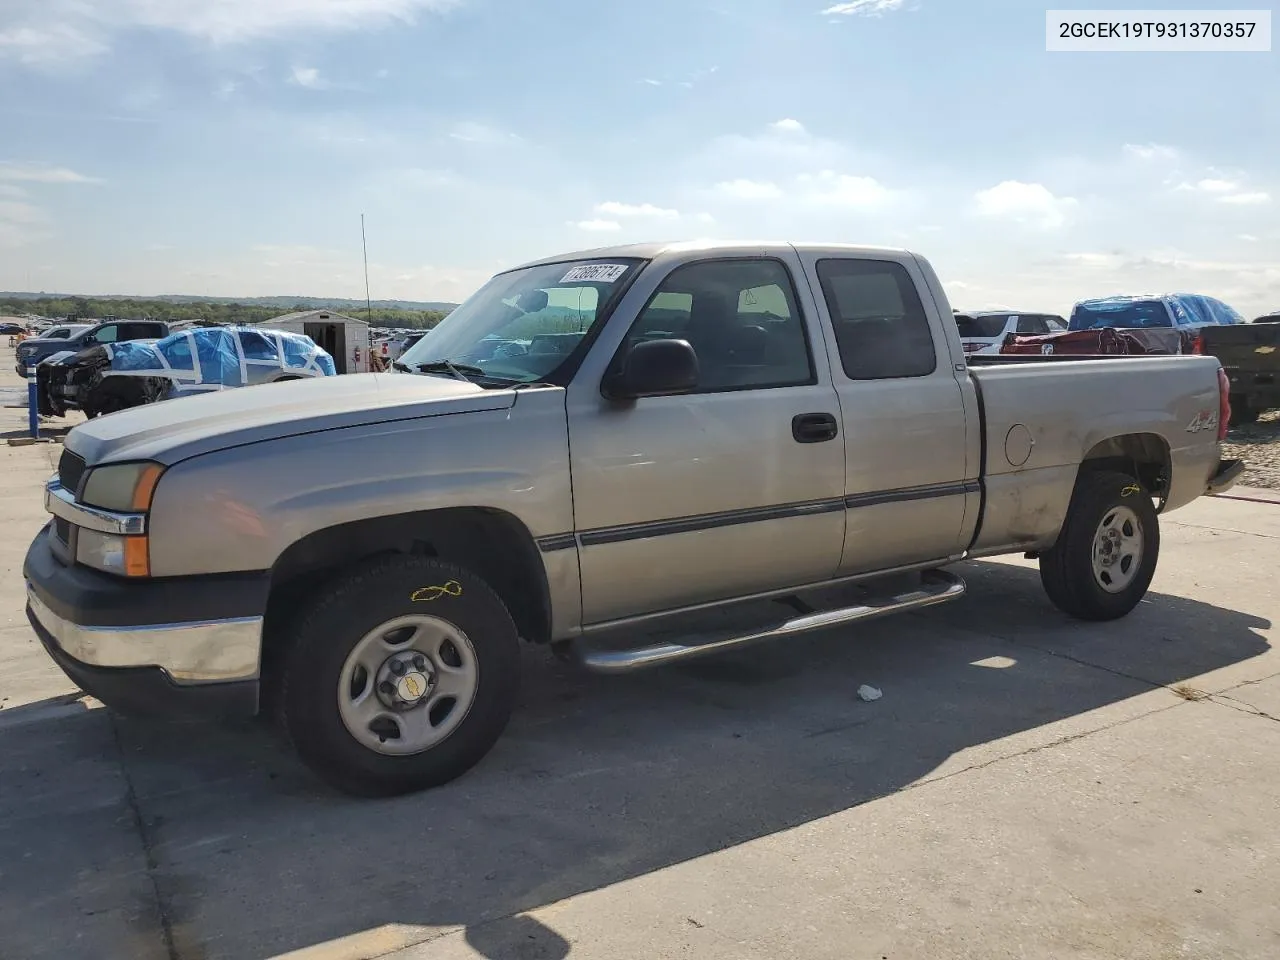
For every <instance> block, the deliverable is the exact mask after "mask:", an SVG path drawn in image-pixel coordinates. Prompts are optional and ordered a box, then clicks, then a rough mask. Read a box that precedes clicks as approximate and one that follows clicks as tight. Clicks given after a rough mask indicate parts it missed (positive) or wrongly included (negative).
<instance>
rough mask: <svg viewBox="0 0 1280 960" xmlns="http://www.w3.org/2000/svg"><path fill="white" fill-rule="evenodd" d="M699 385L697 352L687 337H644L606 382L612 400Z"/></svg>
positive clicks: (666, 393)
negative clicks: (682, 338) (676, 338)
mask: <svg viewBox="0 0 1280 960" xmlns="http://www.w3.org/2000/svg"><path fill="white" fill-rule="evenodd" d="M697 387H698V355H697V354H696V353H694V350H693V347H692V346H690V345H689V341H688V340H646V341H643V342H641V343H637V344H636V345H635V346H634V347H632V348H631V350H630V352H629V353H627V355H626V356H625V357H623V359H622V366H621V368H620V369H619V370H618V372H617V373H616V374H615V375H614V376H613V377H611V378H610V379H609V380H608V381H606V391H605V395H606V396H607V397H608V398H609V399H611V400H639V399H640V398H642V397H666V396H673V395H678V394H682V393H692V392H693V391H694V390H696V389H697Z"/></svg>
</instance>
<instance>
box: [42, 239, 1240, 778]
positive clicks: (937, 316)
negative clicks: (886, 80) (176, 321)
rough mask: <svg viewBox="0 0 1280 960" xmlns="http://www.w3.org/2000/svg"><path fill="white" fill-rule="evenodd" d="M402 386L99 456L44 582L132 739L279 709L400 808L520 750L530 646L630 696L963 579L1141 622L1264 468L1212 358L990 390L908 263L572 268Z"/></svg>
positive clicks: (239, 396)
mask: <svg viewBox="0 0 1280 960" xmlns="http://www.w3.org/2000/svg"><path fill="white" fill-rule="evenodd" d="M1044 361H1049V362H1044ZM398 367H399V369H400V371H401V372H398V373H394V374H391V373H389V374H365V375H352V376H345V377H336V378H323V379H318V380H310V381H300V382H293V383H285V384H269V385H266V386H262V387H259V388H257V389H254V390H235V391H228V392H225V393H219V394H213V395H209V396H204V397H196V398H189V399H184V400H179V401H175V402H173V403H167V404H160V405H155V406H146V407H140V408H137V409H133V410H125V411H121V412H118V413H112V414H109V415H107V416H103V417H100V418H98V419H96V420H93V421H90V422H87V423H85V424H83V425H80V426H77V427H76V428H75V429H74V430H72V431H71V432H70V434H68V435H67V437H66V444H65V452H64V453H63V455H62V460H61V462H60V465H59V469H58V474H57V475H56V476H55V477H53V478H52V479H51V480H50V481H49V483H48V485H47V488H46V491H45V503H46V506H47V509H48V510H49V512H50V513H52V515H53V517H52V520H51V521H50V523H49V524H48V525H47V526H46V527H45V529H44V530H43V531H42V532H41V533H40V534H39V535H38V536H37V537H36V539H35V540H34V542H33V543H32V544H31V547H30V550H29V552H28V554H27V557H26V561H25V565H24V574H25V577H26V581H27V598H28V618H29V620H30V622H31V624H32V626H33V628H34V630H35V631H36V633H37V634H38V635H39V637H40V639H41V641H42V642H43V643H44V645H45V647H46V649H47V650H48V652H49V654H50V656H51V657H52V658H53V659H54V660H55V661H56V662H57V663H58V664H59V665H60V666H61V667H62V669H63V670H64V671H65V672H66V673H67V674H68V676H70V677H71V678H72V679H73V680H74V681H75V682H76V683H78V684H79V685H80V686H81V687H82V688H83V689H84V690H85V691H87V692H89V693H91V694H93V695H94V696H97V697H98V698H99V699H101V700H102V701H104V702H105V703H106V704H108V705H109V706H115V707H118V708H121V709H125V710H133V711H146V712H151V713H161V714H169V715H186V716H191V715H226V714H253V713H255V712H258V711H268V710H269V712H271V713H273V714H278V715H279V716H280V718H281V720H282V723H283V725H284V727H285V729H286V730H287V732H288V734H289V735H290V737H291V739H292V742H293V744H294V745H295V747H296V749H297V750H298V752H299V754H300V755H301V757H302V759H303V760H304V761H305V762H306V763H307V764H308V765H310V766H311V767H312V768H313V769H314V770H315V771H316V772H317V773H318V774H319V775H321V776H322V777H323V778H325V779H327V780H328V781H329V782H330V783H332V784H333V785H335V786H337V787H338V788H340V789H342V790H345V791H348V792H351V793H353V794H359V795H390V794H396V793H404V792H408V791H414V790H419V789H423V788H427V787H430V786H434V785H438V784H441V783H444V782H446V781H449V780H451V779H453V778H455V777H457V776H459V775H460V774H462V773H463V772H465V771H466V770H468V769H469V768H470V767H471V766H473V765H474V764H475V763H477V762H478V761H479V760H480V759H481V758H482V757H483V756H484V755H485V754H486V753H487V752H488V750H489V749H490V748H491V747H492V746H493V744H494V743H495V742H496V740H497V739H498V737H499V736H500V734H501V732H502V730H503V729H504V727H505V725H506V723H507V721H508V717H509V715H510V712H511V709H512V704H513V702H514V700H515V697H516V693H517V689H518V682H519V665H520V657H519V642H520V641H521V640H524V641H528V642H531V643H535V644H546V645H549V646H550V647H551V648H552V649H554V650H555V651H556V652H557V653H559V654H562V655H567V656H568V655H571V656H576V657H577V658H578V659H579V660H580V661H581V662H582V663H583V664H585V665H586V666H587V667H588V668H591V669H594V670H597V671H602V672H619V671H624V670H632V669H636V668H639V667H645V666H650V665H656V664H663V663H669V662H673V661H678V660H681V659H683V658H686V657H692V656H698V655H704V654H710V653H714V652H716V651H719V650H724V649H727V648H732V647H736V646H740V645H742V644H746V643H749V642H755V641H760V640H765V639H785V638H790V637H792V636H794V635H796V634H801V633H805V632H807V631H812V630H816V629H820V628H825V627H831V626H835V625H839V624H850V623H854V622H856V621H859V620H863V619H866V618H869V617H875V616H883V615H886V614H891V613H894V612H898V611H904V610H911V609H915V608H918V607H921V606H923V605H926V604H932V603H939V602H943V601H946V600H950V599H952V598H955V597H957V596H959V595H960V594H962V593H963V591H964V584H963V582H962V581H961V580H960V579H959V578H958V577H957V576H955V575H954V574H953V573H951V572H949V571H947V570H945V569H944V568H946V567H947V566H948V565H949V564H954V563H955V562H957V561H959V560H962V559H966V558H972V557H985V556H992V555H996V554H1007V553H1024V554H1028V555H1030V556H1033V557H1038V558H1039V561H1040V568H1041V577H1042V580H1043V583H1044V588H1045V591H1046V593H1047V595H1048V597H1049V599H1050V600H1051V601H1052V602H1053V603H1054V604H1056V605H1057V606H1058V607H1059V608H1060V609H1061V610H1063V611H1065V612H1066V613H1067V614H1069V615H1071V616H1073V617H1076V618H1080V619H1083V620H1087V621H1088V620H1093V621H1097V620H1108V619H1114V618H1117V617H1121V616H1124V615H1125V614H1127V613H1129V612H1130V611H1131V610H1132V609H1133V608H1134V607H1135V606H1136V605H1137V603H1138V602H1139V600H1140V599H1141V597H1142V596H1143V594H1144V593H1145V592H1146V590H1147V587H1148V584H1149V583H1150V581H1151V577H1152V575H1153V573H1154V571H1155V568H1156V561H1157V555H1158V552H1159V548H1160V535H1159V526H1158V514H1159V513H1160V512H1167V511H1169V510H1174V509H1177V508H1179V507H1181V506H1183V505H1185V504H1187V503H1189V502H1191V501H1192V500H1194V499H1195V498H1196V497H1199V496H1201V495H1203V494H1205V493H1206V492H1215V491H1219V490H1223V489H1226V488H1227V487H1229V486H1230V485H1231V484H1232V483H1233V482H1234V480H1235V478H1236V477H1237V476H1238V475H1239V473H1240V471H1241V469H1242V464H1241V463H1240V462H1239V461H1225V462H1224V461H1223V460H1221V459H1220V443H1221V440H1222V437H1223V434H1224V430H1225V425H1226V422H1227V416H1228V409H1227V395H1226V389H1225V386H1226V385H1225V378H1224V376H1223V374H1222V371H1221V367H1220V366H1219V364H1218V362H1217V360H1215V359H1213V358H1211V357H1196V356H1181V357H1133V358H1116V359H1110V360H1088V359H1084V360H1064V361H1058V360H1055V359H1054V358H1050V357H1045V358H1039V357H1037V358H1027V359H1026V360H1025V361H1024V360H1023V359H1022V358H999V357H992V358H988V359H987V360H986V361H985V362H979V361H975V362H974V363H973V364H969V363H966V360H965V355H964V350H963V346H962V344H961V340H960V336H959V333H958V331H957V329H956V325H955V323H954V321H953V320H952V312H951V309H950V305H949V304H948V302H947V298H946V295H945V293H944V292H943V289H942V286H941V284H940V282H939V280H938V277H937V276H936V274H935V273H934V270H933V269H932V267H931V266H930V265H929V263H928V262H927V261H926V260H924V259H923V258H921V257H919V256H917V255H914V254H912V253H909V252H905V251H899V250H886V249H873V248H865V247H855V246H821V247H819V246H804V245H791V244H753V245H745V244H742V245H729V244H693V243H685V244H670V245H657V244H650V245H634V246H624V247H618V248H614V249H603V250H593V251H588V252H585V253H576V254H569V255H564V256H558V257H552V258H549V259H546V260H541V261H537V262H534V263H531V264H528V265H525V266H522V267H519V268H516V269H512V270H509V271H506V272H504V273H501V274H499V275H497V276H495V277H494V278H492V279H491V280H490V281H489V282H488V283H487V284H486V285H485V286H484V287H482V288H481V289H480V290H479V291H478V292H477V293H476V294H475V295H473V296H472V297H471V298H469V299H468V300H467V301H466V303H464V304H463V305H461V306H460V307H458V308H457V309H456V310H455V311H454V312H453V313H452V314H450V315H449V317H447V318H446V319H445V320H444V321H442V322H441V323H440V324H439V326H437V327H436V328H435V329H433V330H432V331H431V332H430V333H428V334H427V336H425V337H424V338H423V339H422V340H421V341H420V342H419V343H418V344H417V345H415V346H414V347H413V348H412V349H410V350H408V351H407V352H406V353H405V354H404V356H402V357H401V358H400V359H399V362H398ZM404 371H408V372H409V374H410V375H406V373H405V372H404Z"/></svg>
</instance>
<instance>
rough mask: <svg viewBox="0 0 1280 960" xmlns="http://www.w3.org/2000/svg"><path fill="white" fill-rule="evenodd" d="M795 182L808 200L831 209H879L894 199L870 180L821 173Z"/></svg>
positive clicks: (886, 190) (800, 178) (805, 176)
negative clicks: (833, 207) (838, 207)
mask: <svg viewBox="0 0 1280 960" xmlns="http://www.w3.org/2000/svg"><path fill="white" fill-rule="evenodd" d="M797 179H798V183H799V185H800V188H801V190H802V191H804V193H805V195H806V197H807V199H809V200H810V201H812V202H816V203H822V204H827V205H831V206H840V207H860V208H866V207H878V206H880V205H882V204H884V203H886V202H887V201H888V200H890V199H891V198H892V196H893V193H892V191H890V190H889V189H888V188H887V187H885V186H884V184H882V183H880V181H878V180H876V179H875V178H873V177H856V176H851V175H849V174H847V173H836V172H835V171H833V170H823V171H822V172H821V173H818V174H802V175H801V176H800V177H799V178H797Z"/></svg>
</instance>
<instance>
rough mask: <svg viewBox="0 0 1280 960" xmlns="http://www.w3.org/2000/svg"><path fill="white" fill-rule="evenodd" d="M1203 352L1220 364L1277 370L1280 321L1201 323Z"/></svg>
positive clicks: (1249, 368)
mask: <svg viewBox="0 0 1280 960" xmlns="http://www.w3.org/2000/svg"><path fill="white" fill-rule="evenodd" d="M1201 335H1202V336H1203V337H1204V352H1205V353H1207V354H1209V355H1210V356H1214V357H1217V358H1218V362H1219V363H1221V364H1222V366H1223V367H1224V368H1234V369H1237V370H1245V371H1248V372H1251V373H1252V372H1255V371H1256V372H1264V373H1277V372H1280V324H1275V323H1257V324H1238V325H1237V324H1233V325H1231V326H1222V327H1205V328H1204V329H1203V330H1202V331H1201Z"/></svg>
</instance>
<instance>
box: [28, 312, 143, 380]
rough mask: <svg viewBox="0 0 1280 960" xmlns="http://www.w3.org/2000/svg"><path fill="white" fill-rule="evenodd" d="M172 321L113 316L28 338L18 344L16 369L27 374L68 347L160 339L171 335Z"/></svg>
mask: <svg viewBox="0 0 1280 960" xmlns="http://www.w3.org/2000/svg"><path fill="white" fill-rule="evenodd" d="M74 326H75V325H74V324H66V325H63V327H54V328H52V329H51V330H50V331H48V332H49V333H54V332H57V331H60V330H62V329H64V328H65V329H69V330H70V329H72V328H73V327H74ZM168 333H169V325H168V324H166V323H161V322H160V321H158V320H110V321H107V322H106V323H99V324H95V325H93V326H91V327H86V328H82V329H79V330H72V332H70V333H69V334H68V335H67V336H43V335H42V336H39V337H33V338H31V339H30V340H24V341H22V343H20V344H18V346H17V348H16V350H15V353H14V357H15V359H16V361H17V362H16V364H15V365H14V369H15V370H17V371H18V376H20V377H23V378H25V377H26V376H27V368H28V367H33V366H35V365H36V364H38V363H39V362H40V361H41V360H44V359H45V358H46V357H51V356H53V354H55V353H62V352H64V351H80V350H84V349H85V348H87V347H93V346H98V345H101V344H108V343H123V342H124V341H126V340H146V339H157V338H159V337H164V336H167V335H168Z"/></svg>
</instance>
